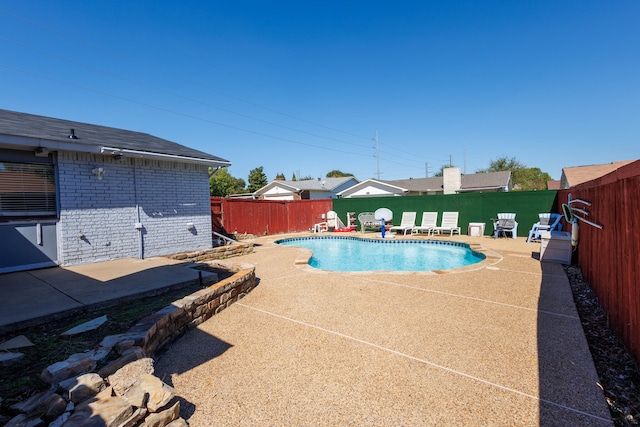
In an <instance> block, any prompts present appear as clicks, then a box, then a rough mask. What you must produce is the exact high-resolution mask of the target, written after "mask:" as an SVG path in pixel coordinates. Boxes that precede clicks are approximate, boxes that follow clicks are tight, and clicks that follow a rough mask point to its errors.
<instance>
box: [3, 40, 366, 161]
mask: <svg viewBox="0 0 640 427" xmlns="http://www.w3.org/2000/svg"><path fill="white" fill-rule="evenodd" d="M0 40H4V41H5V42H8V43H12V44H14V45H16V46H19V47H21V48H25V49H30V50H33V51H35V52H38V53H40V54H42V55H48V56H51V57H53V58H56V59H59V60H61V61H65V62H68V63H70V64H74V65H78V66H81V67H84V68H88V69H90V70H93V71H97V72H99V73H102V74H106V75H108V76H112V77H115V78H118V79H121V80H124V81H127V82H130V83H134V84H137V85H139V86H142V87H146V88H148V89H152V90H155V91H157V92H160V93H164V94H167V95H171V96H174V97H176V98H180V99H184V100H187V101H190V102H193V103H196V104H200V105H204V106H206V107H210V108H214V109H217V110H220V111H224V112H227V113H230V114H234V115H236V116H239V117H244V118H247V119H251V120H255V121H257V122H261V123H265V124H268V125H271V126H276V127H280V128H283V129H287V130H291V131H294V132H299V133H302V134H305V135H309V136H314V137H316V138H321V139H326V140H329V141H334V142H339V143H341V144H348V145H354V146H356V147H361V148H365V146H364V145H361V144H356V143H353V142H349V141H344V140H340V139H336V138H332V137H328V136H323V135H318V134H315V133H312V132H307V131H304V130H300V129H296V128H292V127H289V126H285V125H281V124H278V123H275V122H271V121H268V120H264V119H260V118H257V117H253V116H250V115H248V114H244V113H239V112H236V111H233V110H229V109H227V108H224V107H220V106H217V105H214V104H210V103H208V102H205V101H200V100H198V99H194V98H191V97H188V96H184V95H181V94H179V93H175V92H171V91H168V90H166V89H162V88H159V87H156V86H153V85H150V84H147V83H144V82H140V81H138V80H135V79H131V78H129V77H125V76H121V75H119V74H116V73H112V72H110V71H106V70H103V69H101V68H98V67H94V66H92V65H88V64H85V63H82V62H79V61H75V60H73V59H69V58H65V57H63V56H60V55H56V54H54V53H51V52H47V51H44V50H41V49H38V48H35V47H33V46H29V45H26V44H23V43H20V42H17V41H15V40H11V39H7V38H6V37H0Z"/></svg>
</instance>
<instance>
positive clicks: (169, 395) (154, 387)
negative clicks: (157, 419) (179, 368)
mask: <svg viewBox="0 0 640 427" xmlns="http://www.w3.org/2000/svg"><path fill="white" fill-rule="evenodd" d="M131 393H133V394H136V395H143V394H144V393H147V394H148V395H149V400H148V402H147V408H148V409H149V412H157V411H158V410H160V409H162V408H163V407H165V406H166V405H167V404H168V403H169V402H170V401H171V399H173V398H174V397H175V395H176V394H175V390H174V389H173V387H171V386H169V385H167V384H165V383H163V382H162V381H161V380H160V379H159V378H157V377H154V376H153V375H149V374H143V375H142V376H141V377H140V378H139V379H138V381H136V382H135V384H134V385H133V387H131V389H130V390H129V391H128V392H127V395H129V394H131Z"/></svg>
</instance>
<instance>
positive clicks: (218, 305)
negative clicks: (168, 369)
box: [6, 245, 256, 427]
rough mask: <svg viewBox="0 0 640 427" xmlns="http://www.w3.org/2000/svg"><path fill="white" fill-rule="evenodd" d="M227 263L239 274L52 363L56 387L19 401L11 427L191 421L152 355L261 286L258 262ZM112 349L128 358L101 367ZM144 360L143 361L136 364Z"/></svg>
mask: <svg viewBox="0 0 640 427" xmlns="http://www.w3.org/2000/svg"><path fill="white" fill-rule="evenodd" d="M216 249H221V248H216ZM241 250H246V248H244V247H243V248H241ZM251 250H253V245H251ZM198 252H200V251H198ZM207 252H208V251H207ZM194 254H195V253H194ZM194 256H201V255H194ZM184 259H187V258H184ZM207 259H211V258H207ZM224 268H226V269H230V268H233V269H234V270H232V271H235V273H234V274H233V276H231V277H229V278H227V279H224V280H221V281H220V282H218V283H214V284H213V285H211V286H209V287H207V288H204V289H201V290H199V291H197V292H194V293H193V294H191V295H188V296H186V297H184V298H182V299H180V300H177V301H174V302H173V303H171V304H170V305H168V306H167V307H165V308H163V309H161V310H159V311H158V312H156V313H154V314H152V315H150V316H147V317H145V318H144V319H142V320H140V321H139V322H138V323H136V325H135V326H133V327H132V328H131V329H130V330H129V331H127V332H126V333H124V334H120V335H112V336H107V337H105V338H104V339H103V340H102V342H101V343H100V345H99V346H98V348H97V349H94V350H91V351H87V352H85V353H78V354H74V355H72V356H70V357H69V358H68V359H67V360H65V361H63V362H58V363H54V364H53V365H50V366H48V367H47V368H45V369H44V371H43V372H42V374H41V378H42V380H43V381H45V382H46V383H47V384H50V385H51V388H50V389H49V390H48V391H44V392H41V393H38V394H36V395H34V396H32V397H30V398H29V399H27V400H26V401H23V402H20V403H17V404H15V405H12V406H11V409H12V410H14V411H15V412H17V413H18V415H17V416H15V417H14V418H12V419H11V420H9V421H8V422H7V424H6V426H9V427H16V426H24V425H30V426H31V425H33V426H41V425H42V426H45V425H48V426H50V427H57V426H62V425H64V426H65V427H75V426H86V425H100V426H106V427H111V426H137V425H153V426H157V427H163V426H170V427H174V426H186V425H188V424H187V423H186V421H184V420H183V419H182V418H180V417H179V412H180V405H179V401H177V399H176V398H175V392H174V390H173V388H172V387H170V386H169V385H167V384H165V383H163V382H162V381H160V379H158V378H156V377H154V376H153V375H152V374H153V360H152V359H151V357H152V356H153V355H154V354H156V353H157V352H158V351H160V350H161V349H163V348H165V347H166V346H167V345H169V344H170V343H172V342H173V341H175V340H176V339H177V338H179V337H180V336H182V335H183V334H184V333H185V332H187V331H188V330H190V329H193V328H195V327H196V326H198V325H199V324H201V323H202V322H204V321H205V320H207V319H209V318H211V317H212V316H213V315H215V314H217V313H219V312H220V311H222V310H224V309H225V308H227V307H229V306H230V305H231V304H233V303H234V302H235V301H237V300H238V299H241V298H243V297H244V296H245V295H246V294H247V293H248V292H250V291H251V290H252V289H253V288H254V287H255V285H256V276H255V267H254V266H252V265H241V266H239V267H232V266H224ZM112 349H113V350H115V351H116V352H117V353H118V354H119V355H120V357H119V358H118V359H117V360H115V361H114V362H111V363H109V364H108V365H106V366H104V367H103V368H102V369H100V370H99V371H98V372H97V373H95V372H93V371H94V370H95V369H96V366H97V364H98V363H99V362H101V361H103V360H105V359H106V358H107V356H108V354H109V353H110V352H111V350H112ZM136 365H140V367H139V368H132V367H135V366H136ZM90 420H91V421H90ZM94 421H95V423H93V424H92V423H91V422H94ZM88 422H89V424H87V423H88Z"/></svg>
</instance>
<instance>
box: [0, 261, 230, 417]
mask: <svg viewBox="0 0 640 427" xmlns="http://www.w3.org/2000/svg"><path fill="white" fill-rule="evenodd" d="M229 275H230V274H225V275H222V274H220V273H219V278H220V279H222V278H224V277H225V276H229ZM199 289H201V287H200V285H199V284H195V285H189V286H187V287H183V288H179V289H172V290H169V291H167V292H164V293H162V294H158V295H154V296H147V297H142V298H139V299H135V300H129V301H125V302H120V303H118V304H117V305H114V306H110V307H104V308H97V309H87V310H85V311H82V312H80V313H75V314H74V315H73V317H70V318H65V319H59V320H56V321H54V322H51V323H48V324H44V325H39V326H33V327H30V328H28V329H24V330H18V331H13V332H11V333H10V334H6V335H4V336H0V342H4V341H7V340H9V339H11V338H13V337H15V336H18V335H24V336H26V337H27V338H28V339H29V341H31V342H32V343H33V344H35V345H34V346H33V347H25V348H20V349H15V350H13V351H15V352H20V353H23V354H24V357H23V358H22V359H21V360H20V361H18V362H17V363H14V364H13V365H11V366H8V367H5V366H0V398H2V402H1V404H0V415H4V416H8V415H10V414H9V411H8V408H9V406H10V405H12V404H14V403H16V402H20V401H22V400H24V399H26V398H28V397H29V396H31V395H33V394H34V393H36V392H39V391H42V390H46V389H47V388H48V387H47V384H45V383H44V382H43V381H42V380H41V379H40V374H41V373H42V371H43V370H44V369H45V368H46V367H47V366H49V365H51V364H53V363H56V362H60V361H63V360H65V359H67V358H68V357H69V356H71V355H72V354H75V353H82V352H84V351H86V350H92V349H94V348H96V347H97V346H98V344H99V343H100V342H101V341H102V339H103V338H104V337H106V336H108V335H115V334H121V333H124V332H127V331H128V330H129V329H130V328H131V327H132V326H133V325H135V323H136V322H137V321H138V320H140V319H142V318H143V317H145V316H148V315H150V314H153V313H155V312H156V311H158V310H160V309H161V308H164V307H166V306H167V305H169V304H171V303H172V302H173V301H176V300H178V299H180V298H182V297H184V296H187V295H190V294H192V293H193V292H195V291H197V290H199ZM103 315H106V316H107V322H105V323H104V324H103V325H102V326H100V327H99V328H98V329H96V330H93V331H88V332H85V333H83V334H79V335H73V336H60V334H61V333H63V332H65V331H67V330H69V329H71V328H73V327H74V326H77V325H80V324H82V323H85V322H88V321H90V320H93V319H95V318H97V317H100V316H103ZM112 353H113V352H112ZM116 357H117V355H115V354H111V355H110V357H108V358H107V360H106V361H104V362H103V364H106V363H108V362H109V361H111V360H113V359H115V358H116ZM98 368H99V367H98Z"/></svg>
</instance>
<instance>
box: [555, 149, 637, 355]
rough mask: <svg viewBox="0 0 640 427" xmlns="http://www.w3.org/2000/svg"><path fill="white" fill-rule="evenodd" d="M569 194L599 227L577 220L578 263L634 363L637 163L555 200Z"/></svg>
mask: <svg viewBox="0 0 640 427" xmlns="http://www.w3.org/2000/svg"><path fill="white" fill-rule="evenodd" d="M569 194H571V196H572V198H573V199H582V200H586V201H588V202H591V206H583V205H580V204H577V203H576V204H575V206H576V207H580V208H584V209H585V210H586V211H588V212H589V216H588V217H587V218H586V219H588V220H589V221H592V222H595V223H598V224H601V225H603V226H604V228H603V229H602V230H599V229H597V228H595V227H592V226H590V225H588V224H586V223H584V222H580V224H579V231H580V233H579V244H578V262H579V264H580V267H581V269H582V272H583V274H584V276H585V278H586V279H587V280H588V282H589V284H590V285H591V288H592V290H593V291H594V293H595V294H596V296H597V297H598V300H599V302H600V304H601V306H602V308H603V309H604V311H605V312H606V314H607V317H608V319H609V323H610V325H611V327H612V329H613V330H614V331H615V332H616V334H618V335H619V336H620V337H621V338H622V339H623V341H624V343H625V345H626V347H627V349H628V350H629V352H630V353H631V354H632V355H633V357H634V358H635V360H636V361H640V276H639V274H640V161H636V162H634V163H631V164H629V165H626V166H624V167H622V168H620V169H618V170H616V171H614V172H612V173H610V174H608V175H605V176H604V177H601V178H598V179H596V180H593V181H589V182H586V183H583V184H580V185H578V186H576V187H572V188H570V189H568V190H561V191H560V192H559V193H558V203H559V204H562V203H566V202H567V200H568V195H569ZM560 212H561V210H560ZM576 215H579V214H576ZM567 229H568V230H570V229H571V227H570V226H569V227H568V228H567Z"/></svg>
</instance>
